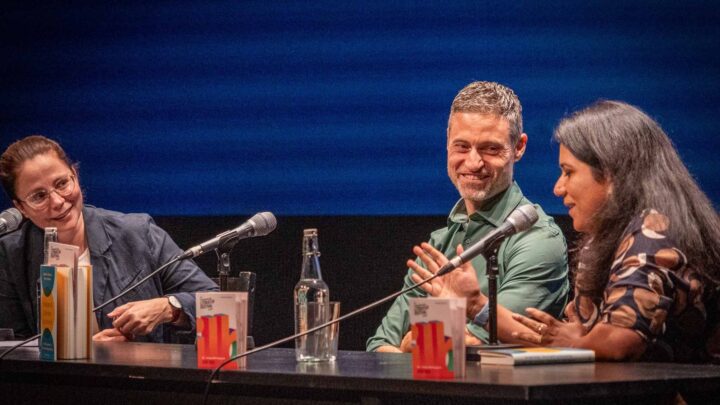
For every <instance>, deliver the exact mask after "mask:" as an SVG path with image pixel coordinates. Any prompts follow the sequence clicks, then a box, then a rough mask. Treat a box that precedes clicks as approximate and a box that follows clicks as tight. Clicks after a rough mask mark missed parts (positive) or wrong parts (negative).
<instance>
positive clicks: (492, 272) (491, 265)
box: [483, 239, 521, 350]
mask: <svg viewBox="0 0 720 405" xmlns="http://www.w3.org/2000/svg"><path fill="white" fill-rule="evenodd" d="M500 242H502V239H500V240H498V241H496V242H495V243H493V244H492V245H490V249H487V250H486V251H485V252H483V257H485V261H486V263H487V264H486V269H485V273H486V274H487V278H488V305H489V308H488V309H489V312H490V317H489V318H488V326H489V327H488V329H489V330H488V332H489V334H490V336H489V338H488V344H487V345H484V346H483V349H486V350H494V349H509V348H513V347H520V346H521V345H518V344H510V343H509V344H503V343H498V338H497V329H498V325H497V324H498V319H497V306H498V302H497V276H498V274H499V271H498V258H497V256H498V249H499V248H500Z"/></svg>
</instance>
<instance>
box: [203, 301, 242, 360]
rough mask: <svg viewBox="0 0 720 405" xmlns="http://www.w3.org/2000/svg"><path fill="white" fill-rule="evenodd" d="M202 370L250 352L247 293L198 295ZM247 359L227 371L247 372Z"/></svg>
mask: <svg viewBox="0 0 720 405" xmlns="http://www.w3.org/2000/svg"><path fill="white" fill-rule="evenodd" d="M195 309H196V312H195V313H196V320H197V321H196V329H197V362H198V368H215V367H217V366H219V365H220V364H221V363H222V362H224V361H226V360H227V359H229V358H230V357H233V356H235V355H237V354H239V353H244V352H246V351H247V329H248V324H247V311H248V293H246V292H230V291H226V292H198V293H196V294H195ZM245 364H246V359H245V358H244V357H243V358H241V359H239V360H238V361H235V362H230V363H228V364H227V365H226V366H224V367H223V369H224V370H228V369H231V370H232V369H238V368H244V367H245Z"/></svg>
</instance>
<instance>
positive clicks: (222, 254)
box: [215, 239, 238, 291]
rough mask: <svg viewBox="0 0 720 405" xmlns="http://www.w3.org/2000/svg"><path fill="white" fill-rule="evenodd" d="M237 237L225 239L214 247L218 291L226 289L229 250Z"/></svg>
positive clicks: (235, 242)
mask: <svg viewBox="0 0 720 405" xmlns="http://www.w3.org/2000/svg"><path fill="white" fill-rule="evenodd" d="M237 242H238V240H237V239H225V240H223V241H221V242H220V243H219V244H218V247H217V248H215V254H216V255H217V258H218V262H217V271H218V284H220V291H228V277H229V276H230V251H231V250H232V249H233V248H234V247H235V245H236V244H237Z"/></svg>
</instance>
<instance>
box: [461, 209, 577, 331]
mask: <svg viewBox="0 0 720 405" xmlns="http://www.w3.org/2000/svg"><path fill="white" fill-rule="evenodd" d="M545 221H548V222H545V223H544V224H543V225H542V226H535V227H533V228H531V229H530V230H529V231H527V232H523V233H520V234H517V235H515V236H513V237H511V238H509V239H508V240H507V242H506V243H505V245H504V246H501V249H500V251H499V254H498V261H499V262H500V265H499V267H500V268H499V272H500V275H499V277H498V304H500V305H502V306H503V307H505V308H506V309H508V310H510V311H513V312H515V313H520V314H524V313H525V309H526V308H529V307H532V308H537V309H540V310H542V311H545V312H548V313H549V314H551V315H553V316H554V317H559V316H560V315H561V314H562V311H563V308H564V307H565V303H566V299H567V294H568V291H569V284H568V278H567V275H568V263H567V245H566V243H565V237H564V236H563V235H562V232H561V231H560V229H559V228H558V227H557V226H556V225H554V224H553V223H551V222H549V221H550V220H549V219H547V220H545ZM476 260H477V259H476ZM480 260H484V259H480ZM476 268H477V266H476ZM486 277H487V276H486V275H485V274H478V279H481V278H486ZM485 285H486V284H485ZM483 293H484V294H486V295H487V294H488V291H486V290H484V291H483ZM468 330H469V331H470V332H471V333H472V334H473V335H475V336H476V337H478V338H480V339H481V340H483V341H487V339H488V332H487V331H486V330H485V329H484V328H482V327H479V326H477V325H475V324H473V323H471V322H470V323H468Z"/></svg>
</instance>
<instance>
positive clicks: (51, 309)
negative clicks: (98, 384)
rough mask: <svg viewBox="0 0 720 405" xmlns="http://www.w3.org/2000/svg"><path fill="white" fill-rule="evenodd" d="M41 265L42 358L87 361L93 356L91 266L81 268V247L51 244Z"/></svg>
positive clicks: (40, 344)
mask: <svg viewBox="0 0 720 405" xmlns="http://www.w3.org/2000/svg"><path fill="white" fill-rule="evenodd" d="M48 251H49V255H48V263H47V264H43V265H41V266H40V284H41V289H40V294H41V296H40V329H41V330H40V343H39V346H40V358H41V359H42V360H47V361H55V360H58V359H60V360H64V359H84V358H88V357H89V356H90V355H91V354H92V325H93V323H94V319H93V317H94V314H93V312H92V306H93V296H92V266H78V264H77V256H78V248H77V247H76V246H72V245H65V244H62V243H57V242H50V243H49V244H48Z"/></svg>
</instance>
